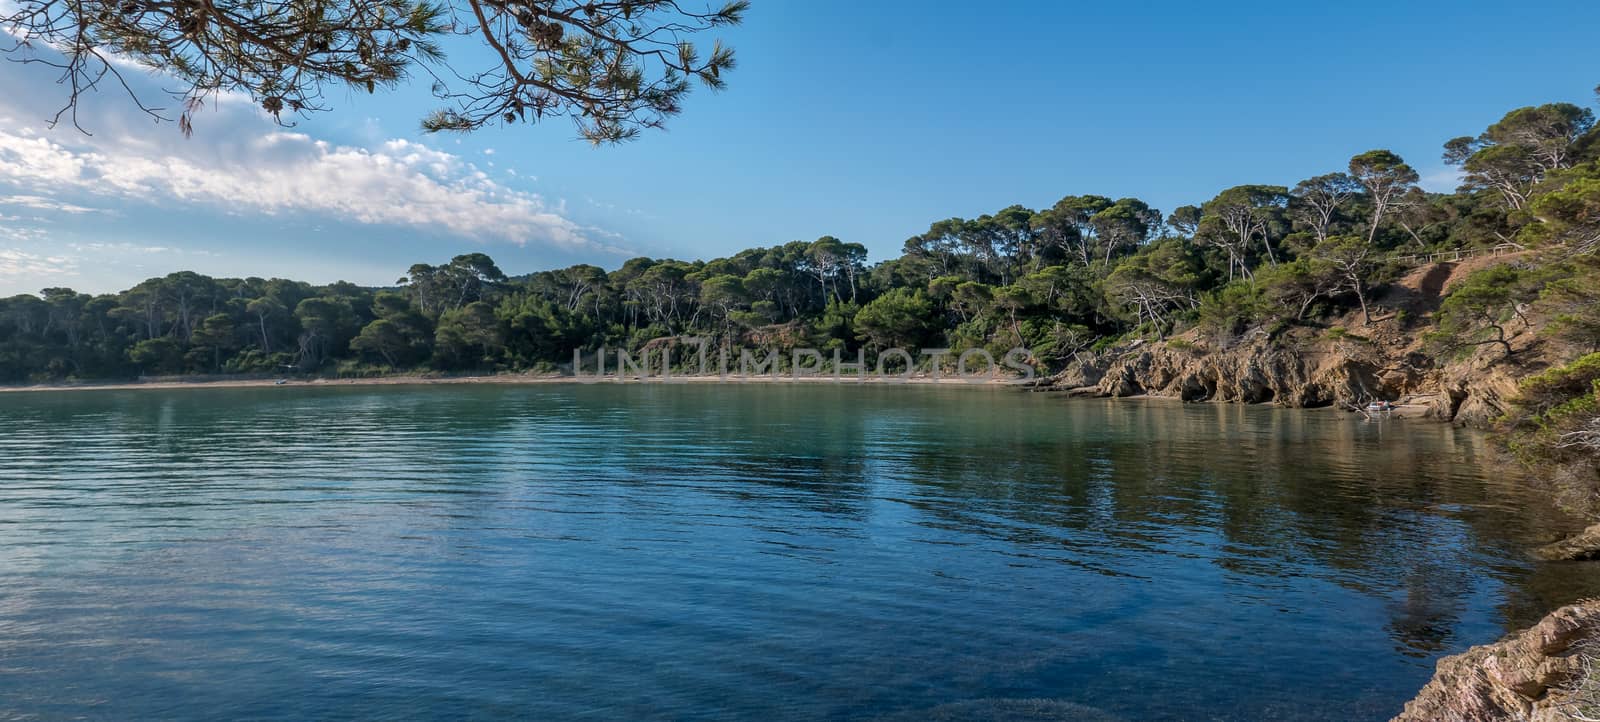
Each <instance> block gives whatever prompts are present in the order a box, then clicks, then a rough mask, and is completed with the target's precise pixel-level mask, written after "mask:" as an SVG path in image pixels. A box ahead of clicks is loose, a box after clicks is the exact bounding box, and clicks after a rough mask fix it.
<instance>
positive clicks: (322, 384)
mask: <svg viewBox="0 0 1600 722" xmlns="http://www.w3.org/2000/svg"><path fill="white" fill-rule="evenodd" d="M596 384H608V385H620V384H627V385H634V386H641V385H669V386H670V385H678V384H733V385H750V384H757V385H764V384H839V385H859V386H953V387H972V388H989V389H995V388H1006V389H1017V390H1020V391H1031V392H1035V393H1049V394H1057V395H1060V396H1062V397H1064V398H1083V399H1101V400H1117V401H1159V402H1173V403H1198V404H1207V405H1209V404H1224V405H1229V406H1235V405H1237V406H1268V407H1275V408H1283V409H1296V410H1303V411H1316V410H1322V409H1331V410H1335V411H1342V412H1345V413H1349V414H1352V415H1356V414H1357V412H1354V411H1350V410H1348V409H1342V408H1339V407H1338V406H1323V407H1309V406H1308V407H1293V406H1282V405H1281V404H1278V403H1277V402H1275V401H1268V402H1263V403H1245V402H1241V401H1224V400H1217V399H1208V400H1205V401H1198V402H1188V401H1184V400H1183V399H1181V398H1178V397H1176V396H1163V395H1159V394H1135V395H1130V396H1099V395H1090V394H1084V393H1081V392H1082V389H1078V388H1069V387H1063V386H1055V385H1051V384H1049V383H1048V379H1047V378H1046V377H1035V378H1034V379H1032V380H1027V379H1020V378H991V379H984V380H982V381H968V380H965V379H961V378H953V377H950V376H941V377H940V378H937V379H935V378H931V377H929V376H928V375H927V374H925V373H923V374H918V375H916V376H913V377H911V378H904V379H902V378H897V377H880V376H866V377H861V378H859V379H858V378H853V377H850V376H845V377H842V378H838V379H836V378H834V377H833V376H832V375H820V376H800V377H798V378H797V377H794V376H792V375H789V374H782V375H778V376H766V375H762V376H748V377H745V376H739V375H736V374H730V375H728V376H726V377H722V376H717V375H714V374H708V375H698V374H684V375H681V376H680V375H673V376H666V377H664V376H650V377H648V378H645V379H639V378H636V377H626V378H624V377H618V376H605V377H600V378H596V377H593V376H583V377H574V376H568V375H562V374H538V375H534V374H526V375H524V374H488V375H483V376H420V375H414V374H403V375H395V376H372V377H363V378H348V379H337V378H334V379H329V378H313V379H288V380H285V381H283V382H281V383H280V380H279V379H273V378H261V379H237V378H208V377H205V376H195V377H190V378H180V379H174V378H165V379H162V380H155V381H112V382H104V383H96V382H87V383H78V384H64V383H56V384H36V385H31V386H5V385H0V394H7V393H57V392H72V391H140V390H151V391H157V390H171V389H244V388H266V387H293V388H305V387H315V388H330V387H344V386H449V385H464V386H494V385H501V386H542V385H579V386H592V385H596ZM1426 414H1427V406H1426V405H1423V404H1399V405H1397V406H1396V407H1395V410H1394V411H1392V412H1390V413H1389V415H1388V416H1385V417H1382V418H1389V419H1424V418H1426Z"/></svg>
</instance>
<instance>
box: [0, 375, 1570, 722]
mask: <svg viewBox="0 0 1600 722" xmlns="http://www.w3.org/2000/svg"><path fill="white" fill-rule="evenodd" d="M1488 457H1489V448H1488V446H1487V444H1486V442H1485V441H1484V440H1483V439H1482V438H1481V437H1480V436H1478V435H1476V434H1473V433H1471V432H1466V431H1461V430H1455V429H1451V428H1449V427H1446V426H1442V425H1434V424H1429V423H1424V422H1402V421H1388V422H1383V423H1361V422H1360V421H1358V420H1356V419H1353V418H1351V417H1350V416H1349V415H1345V414H1341V413H1336V412H1328V411H1322V412H1316V411H1290V410H1279V409H1271V408H1245V407H1238V406H1219V405H1179V404H1171V403H1162V402H1137V401H1121V402H1109V401H1092V400H1068V399H1062V398H1059V397H1054V396H1048V395H1041V394H1023V393H1016V392H1013V391H1003V390H996V389H967V388H954V389H943V388H941V389H932V388H926V387H923V388H882V387H868V388H857V387H851V386H833V385H816V386H801V387H797V386H752V387H741V386H714V385H694V386H664V385H609V384H607V385H594V386H521V387H516V386H481V387H463V386H431V387H430V386H417V387H404V386H401V387H344V388H303V387H300V388H297V387H277V388H256V389H194V390H174V391H159V390H139V391H92V392H73V393H20V394H0V580H3V581H0V718H11V717H23V718H27V717H32V716H37V717H42V718H62V717H83V716H87V717H92V718H113V719H130V718H171V719H187V718H207V717H251V718H278V719H307V718H318V717H321V718H328V717H332V718H398V717H475V718H487V717H506V716H514V717H524V718H538V719H595V720H614V719H668V720H683V719H752V718H755V719H798V720H809V719H817V720H845V719H851V720H854V719H869V720H870V719H905V720H912V719H928V718H936V719H964V718H973V717H978V718H984V719H1029V720H1033V719H1074V720H1089V719H1096V720H1098V719H1124V720H1146V719H1149V720H1179V719H1184V720H1233V719H1238V720H1254V719H1325V720H1364V719H1373V720H1376V719H1384V718H1387V717H1388V716H1390V715H1392V714H1394V713H1395V712H1397V711H1398V710H1399V708H1400V706H1401V705H1402V704H1403V703H1404V701H1405V700H1406V699H1407V698H1409V697H1410V696H1411V695H1412V694H1413V693H1414V692H1415V691H1416V689H1417V688H1418V687H1420V686H1421V685H1422V683H1423V682H1424V681H1426V679H1427V678H1428V676H1429V675H1430V674H1431V669H1432V664H1433V662H1434V661H1435V660H1436V659H1437V658H1438V657H1439V656H1441V655H1443V654H1447V653H1453V652H1457V651H1460V650H1462V649H1464V648H1465V647H1467V646H1469V645H1471V644H1476V643H1482V642H1487V641H1491V640H1493V639H1494V638H1496V637H1498V636H1499V635H1500V634H1502V633H1503V632H1505V631H1507V630H1509V629H1510V628H1512V627H1515V626H1518V625H1521V624H1525V623H1527V622H1528V621H1529V620H1531V619H1534V618H1537V617H1538V616H1539V615H1541V614H1542V613H1543V612H1545V611H1548V610H1549V609H1550V608H1553V607H1554V606H1555V605H1557V604H1560V603H1562V602H1565V601H1569V600H1571V599H1574V598H1576V597H1579V596H1583V595H1586V594H1592V593H1595V592H1600V578H1597V577H1596V574H1595V573H1594V572H1590V571H1588V567H1586V566H1583V565H1549V564H1539V563H1534V562H1532V561H1529V560H1528V558H1527V557H1526V556H1525V554H1524V549H1525V548H1526V546H1527V545H1528V544H1531V543H1534V542H1537V541H1543V540H1545V539H1544V538H1543V537H1540V536H1537V534H1536V533H1535V532H1532V531H1529V530H1531V529H1535V528H1538V527H1539V526H1540V525H1543V524H1547V523H1548V522H1549V520H1550V519H1551V518H1553V517H1552V512H1551V511H1549V510H1548V509H1547V508H1546V507H1545V505H1544V504H1543V503H1542V502H1541V500H1540V498H1539V495H1538V494H1536V493H1532V492H1528V491H1525V490H1524V487H1523V486H1522V485H1521V484H1520V483H1519V482H1518V481H1517V480H1514V479H1509V478H1507V477H1506V475H1505V474H1504V472H1499V471H1494V470H1493V469H1492V468H1491V467H1490V466H1489V465H1487V464H1486V463H1485V462H1486V459H1487V458H1488ZM1021 700H1028V701H1021Z"/></svg>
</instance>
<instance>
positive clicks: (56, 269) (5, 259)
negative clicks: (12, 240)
mask: <svg viewBox="0 0 1600 722" xmlns="http://www.w3.org/2000/svg"><path fill="white" fill-rule="evenodd" d="M77 270H78V264H77V263H76V262H75V261H73V260H72V259H70V258H66V257H64V256H41V255H38V254H34V253H28V252H25V251H21V250H17V249H13V248H0V280H12V279H30V280H31V279H38V278H41V277H46V276H52V277H53V276H75V275H77Z"/></svg>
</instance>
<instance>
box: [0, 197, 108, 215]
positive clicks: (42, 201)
mask: <svg viewBox="0 0 1600 722" xmlns="http://www.w3.org/2000/svg"><path fill="white" fill-rule="evenodd" d="M0 206H16V207H21V208H32V209H34V210H39V211H53V212H56V213H71V214H78V213H93V212H95V210H96V209H94V208H87V207H84V206H76V205H73V204H71V203H62V202H61V201H58V200H54V199H52V198H45V197H44V196H29V195H17V196H0Z"/></svg>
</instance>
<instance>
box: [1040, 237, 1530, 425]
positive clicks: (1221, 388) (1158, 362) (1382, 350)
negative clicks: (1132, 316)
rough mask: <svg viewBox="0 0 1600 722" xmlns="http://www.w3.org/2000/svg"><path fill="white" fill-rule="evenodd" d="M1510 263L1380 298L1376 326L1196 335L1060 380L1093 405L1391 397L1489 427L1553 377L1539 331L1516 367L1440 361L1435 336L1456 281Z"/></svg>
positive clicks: (1083, 364)
mask: <svg viewBox="0 0 1600 722" xmlns="http://www.w3.org/2000/svg"><path fill="white" fill-rule="evenodd" d="M1505 262H1515V257H1502V258H1496V259H1482V260H1481V261H1480V262H1479V263H1472V262H1468V263H1461V264H1455V263H1441V264H1433V265H1430V266H1426V267H1423V268H1418V269H1415V270H1413V271H1412V272H1410V273H1408V274H1406V275H1405V276H1404V277H1402V278H1401V279H1399V280H1398V281H1397V282H1396V283H1394V284H1392V285H1390V286H1389V287H1388V288H1386V289H1384V290H1383V291H1382V292H1381V293H1380V294H1379V295H1378V296H1377V298H1376V299H1375V302H1374V304H1373V305H1374V307H1375V310H1374V313H1373V319H1372V320H1371V322H1370V323H1368V322H1366V320H1365V319H1363V318H1362V317H1361V316H1360V314H1358V313H1353V314H1349V315H1347V316H1346V317H1344V318H1339V319H1334V320H1333V321H1332V322H1330V323H1328V324H1327V325H1325V326H1323V327H1320V328H1318V327H1307V326H1300V327H1291V328H1288V329H1286V330H1280V331H1279V332H1277V333H1271V332H1269V331H1267V330H1266V329H1254V330H1252V331H1250V332H1247V333H1246V334H1244V335H1243V336H1242V337H1241V338H1237V339H1228V340H1225V341H1219V340H1217V339H1214V338H1208V337H1206V336H1205V335H1203V334H1200V333H1198V332H1196V331H1191V332H1189V333H1186V334H1184V335H1182V336H1179V337H1176V338H1172V339H1167V340H1164V341H1157V342H1151V343H1145V342H1138V341H1136V342H1133V343H1131V344H1126V345H1122V346H1119V347H1114V348H1112V349H1109V350H1107V351H1105V352H1101V353H1099V354H1094V355H1088V354H1085V355H1084V356H1083V357H1082V358H1081V359H1080V361H1079V362H1077V363H1074V364H1071V365H1069V366H1068V368H1067V369H1066V370H1064V371H1063V372H1061V373H1060V374H1058V375H1056V376H1055V377H1054V378H1053V379H1052V382H1053V385H1054V387H1056V388H1058V389H1064V390H1067V391H1069V392H1071V393H1074V394H1081V395H1091V396H1138V395H1151V396H1166V397H1173V398H1179V399H1182V400H1184V401H1221V402H1238V403H1266V402H1273V403H1278V404H1282V405H1284V406H1291V407H1316V406H1331V405H1336V404H1365V403H1366V402H1368V401H1372V400H1377V399H1387V400H1390V401H1399V402H1402V403H1407V404H1410V405H1411V406H1412V408H1414V409H1416V410H1418V412H1419V413H1421V414H1423V415H1426V416H1429V417H1432V418H1437V419H1441V420H1448V421H1456V422H1459V423H1469V424H1476V423H1484V422H1487V421H1489V420H1491V419H1494V418H1496V417H1498V416H1500V414H1501V413H1502V411H1503V410H1504V408H1505V404H1506V402H1507V400H1508V399H1509V398H1511V397H1512V396H1513V395H1514V394H1515V392H1516V388H1517V384H1516V382H1517V379H1518V378H1521V377H1522V376H1523V375H1525V374H1527V373H1530V372H1532V371H1535V370H1538V369H1539V368H1542V363H1541V359H1540V354H1539V353H1538V352H1539V341H1538V338H1537V334H1535V333H1533V330H1534V329H1533V327H1531V326H1530V327H1528V328H1519V329H1516V330H1515V331H1514V335H1513V337H1512V338H1511V343H1512V346H1513V348H1514V349H1515V350H1516V352H1517V353H1516V356H1515V361H1514V362H1513V361H1512V360H1511V359H1507V358H1506V356H1505V354H1504V352H1503V351H1502V350H1501V349H1499V348H1498V347H1493V348H1491V347H1482V348H1479V349H1477V351H1476V352H1474V353H1471V354H1469V355H1468V356H1466V357H1464V358H1455V359H1450V360H1448V361H1444V362H1440V361H1439V360H1437V359H1436V354H1434V353H1432V352H1431V349H1430V348H1429V345H1428V344H1427V343H1426V342H1425V341H1424V336H1425V334H1426V333H1427V332H1428V331H1430V330H1431V329H1432V315H1433V313H1434V312H1435V311H1437V309H1438V307H1439V302H1440V299H1441V298H1442V297H1443V295H1444V294H1445V292H1447V291H1448V289H1449V287H1450V286H1451V284H1452V283H1453V282H1455V281H1458V280H1459V279H1460V278H1461V277H1463V276H1465V275H1466V274H1468V273H1470V272H1472V271H1474V270H1477V269H1478V268H1481V267H1483V266H1484V265H1486V264H1487V263H1505Z"/></svg>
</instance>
